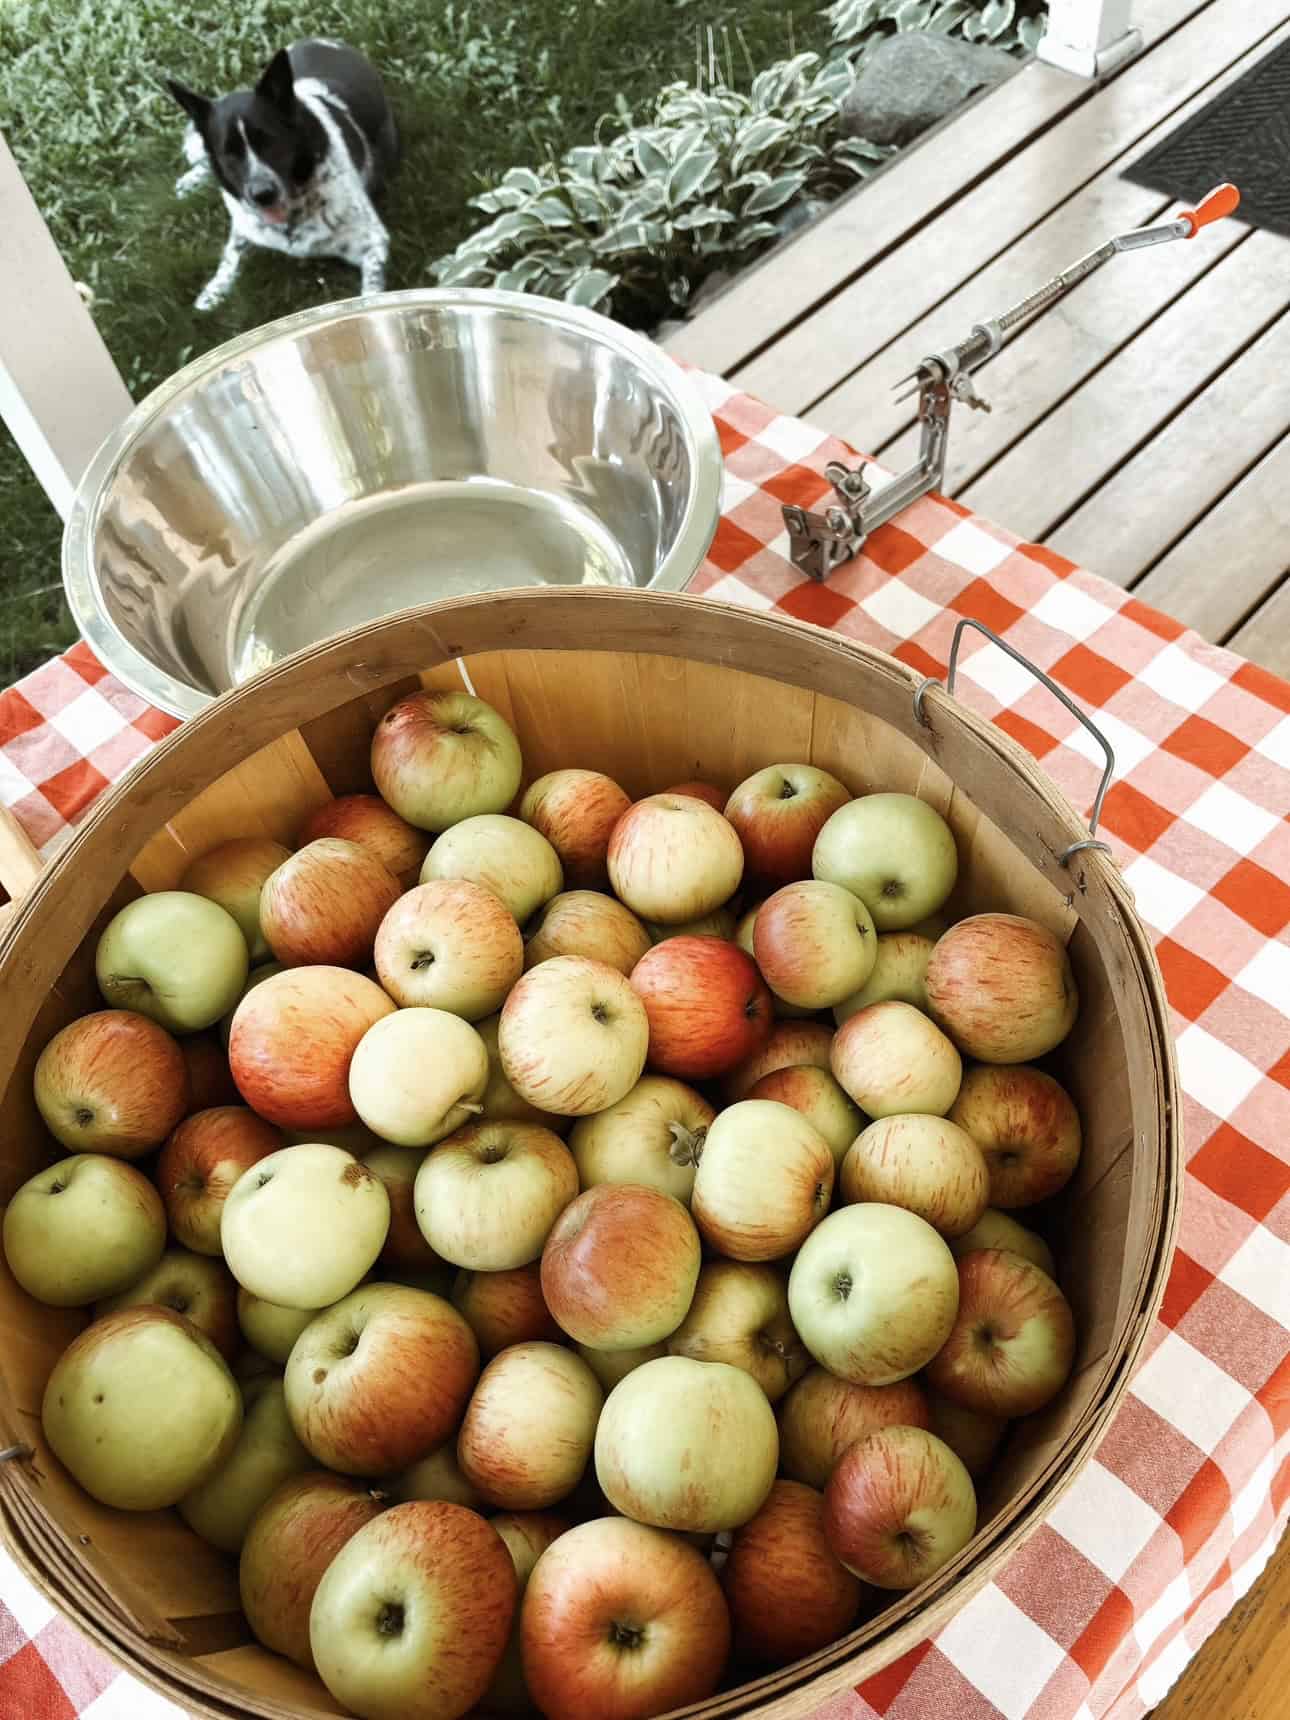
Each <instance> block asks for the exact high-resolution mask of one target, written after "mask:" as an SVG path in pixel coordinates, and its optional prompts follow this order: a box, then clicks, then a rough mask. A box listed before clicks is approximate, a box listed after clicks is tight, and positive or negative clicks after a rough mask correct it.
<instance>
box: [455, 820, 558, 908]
mask: <svg viewBox="0 0 1290 1720" xmlns="http://www.w3.org/2000/svg"><path fill="white" fill-rule="evenodd" d="M448 878H462V879H465V880H466V881H467V882H468V883H471V884H482V885H483V886H484V887H485V888H486V889H489V890H491V891H492V892H493V893H494V895H497V896H500V897H501V899H502V901H503V902H505V903H506V906H507V908H508V909H509V910H510V912H511V913H512V914H513V915H514V916H515V918H516V919H517V920H518V921H519V922H520V924H521V925H523V923H524V922H525V920H527V919H529V918H530V917H531V916H532V915H533V914H536V913H537V911H538V909H539V908H540V907H541V906H542V904H543V903H544V902H549V901H550V900H551V898H552V896H558V895H559V893H560V891H561V890H562V889H563V888H564V873H563V872H562V871H561V869H560V856H559V855H558V854H557V853H556V851H555V849H554V848H553V847H552V846H551V844H550V843H549V842H548V841H547V839H546V837H545V836H543V835H542V834H541V833H540V831H537V830H534V828H533V827H532V825H530V824H525V823H524V821H523V819H520V818H505V817H503V816H502V815H501V814H500V813H496V812H490V813H482V814H480V816H479V817H477V818H464V819H462V821H461V823H460V824H454V825H453V827H452V829H451V830H448V831H445V832H444V834H443V835H442V836H441V837H440V838H439V839H438V841H437V842H436V843H435V845H434V847H433V848H432V849H431V850H430V852H429V853H428V854H427V855H426V857H425V862H424V864H423V865H422V867H421V882H422V883H423V884H432V883H434V882H435V881H436V880H439V879H448Z"/></svg>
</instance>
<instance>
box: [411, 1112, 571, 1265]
mask: <svg viewBox="0 0 1290 1720" xmlns="http://www.w3.org/2000/svg"><path fill="white" fill-rule="evenodd" d="M577 1193H578V1167H577V1165H576V1164H575V1163H574V1161H573V1155H572V1154H571V1153H570V1151H569V1149H568V1147H566V1146H565V1144H564V1142H563V1141H562V1140H561V1139H560V1137H559V1136H558V1135H553V1134H552V1133H551V1131H550V1129H544V1128H542V1126H541V1125H540V1124H539V1123H474V1124H471V1125H470V1126H469V1127H468V1128H464V1129H458V1130H457V1132H456V1133H455V1134H453V1135H449V1136H448V1138H447V1139H446V1140H443V1141H440V1142H439V1144H438V1145H437V1146H435V1147H432V1148H431V1150H430V1151H429V1152H428V1153H427V1154H426V1157H425V1161H424V1163H423V1164H422V1166H421V1169H420V1170H419V1171H418V1172H417V1181H416V1213H417V1223H418V1224H419V1225H420V1226H421V1233H422V1235H423V1236H424V1237H425V1238H426V1240H427V1241H428V1242H429V1244H430V1246H431V1247H432V1248H433V1249H434V1251H435V1253H436V1254H438V1255H439V1256H440V1258H441V1259H443V1260H448V1261H451V1262H452V1264H453V1265H454V1266H466V1267H469V1268H470V1270H471V1271H473V1272H506V1271H509V1270H510V1269H511V1268H512V1267H516V1266H527V1265H528V1264H529V1262H530V1261H533V1260H537V1259H538V1258H539V1257H540V1255H541V1253H542V1248H543V1245H544V1243H545V1242H546V1239H547V1237H548V1235H549V1234H550V1231H551V1226H552V1225H553V1224H554V1223H555V1221H556V1219H557V1218H559V1216H560V1214H561V1213H562V1212H563V1211H564V1209H565V1207H566V1206H568V1204H569V1202H570V1201H571V1200H573V1199H574V1197H575V1196H576V1195H577Z"/></svg>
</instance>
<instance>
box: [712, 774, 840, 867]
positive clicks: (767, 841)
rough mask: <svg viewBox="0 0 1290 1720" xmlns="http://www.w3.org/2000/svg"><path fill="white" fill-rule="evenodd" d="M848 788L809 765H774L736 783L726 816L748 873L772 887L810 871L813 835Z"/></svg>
mask: <svg viewBox="0 0 1290 1720" xmlns="http://www.w3.org/2000/svg"><path fill="white" fill-rule="evenodd" d="M850 799H851V791H850V789H848V788H847V787H846V786H845V784H843V783H840V782H839V781H838V779H837V777H836V776H830V775H829V773H828V771H827V770H818V769H817V768H816V767H815V766H814V765H811V764H772V765H768V766H767V767H766V769H765V770H759V771H756V772H754V774H753V775H752V776H750V777H747V778H746V779H745V780H744V781H743V782H741V783H740V784H739V787H738V788H737V789H736V790H735V791H734V793H733V794H732V795H731V796H730V799H729V800H728V801H727V802H726V807H725V814H726V817H727V818H728V819H729V820H730V822H731V824H733V825H734V827H735V829H736V830H737V831H738V832H739V840H740V841H741V842H742V843H743V845H744V855H745V860H746V864H747V867H748V876H749V877H750V878H756V879H759V880H760V881H762V882H763V883H766V884H770V885H780V884H791V883H792V882H793V881H794V879H797V878H809V877H810V875H811V851H812V849H813V848H814V847H815V839H816V837H817V836H818V835H819V833H820V831H821V830H822V829H823V828H824V826H825V824H826V823H827V822H828V820H829V819H830V818H831V817H832V815H833V814H834V813H835V812H836V811H837V809H838V808H839V807H840V806H845V805H846V803H847V802H848V801H849V800H850Z"/></svg>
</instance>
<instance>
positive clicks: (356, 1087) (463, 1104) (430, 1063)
mask: <svg viewBox="0 0 1290 1720" xmlns="http://www.w3.org/2000/svg"><path fill="white" fill-rule="evenodd" d="M487 1085H488V1052H487V1051H486V1050H485V1049H484V1042H483V1040H482V1039H481V1038H480V1037H479V1035H478V1034H477V1033H476V1032H475V1030H474V1028H473V1027H472V1026H471V1025H470V1023H469V1022H468V1021H463V1020H462V1019H461V1017H460V1016H459V1015H452V1014H450V1013H449V1012H448V1011H447V1010H446V1009H399V1010H396V1011H395V1012H394V1014H393V1015H386V1016H383V1017H382V1018H381V1020H380V1021H374V1022H373V1023H372V1025H371V1026H370V1027H369V1028H368V1030H367V1032H366V1033H365V1034H364V1035H363V1037H362V1038H361V1039H360V1040H359V1042H358V1044H357V1045H356V1046H355V1048H354V1055H353V1058H352V1059H351V1061H350V1065H349V1096H350V1099H351V1101H352V1103H353V1106H354V1109H355V1110H356V1111H357V1112H358V1114H359V1116H360V1117H361V1118H362V1120H363V1122H364V1123H366V1124H367V1127H368V1128H369V1129H371V1130H372V1132H373V1134H376V1135H379V1136H380V1137H381V1139H382V1140H385V1141H390V1142H391V1143H392V1144H393V1145H395V1146H399V1147H428V1146H431V1145H432V1144H433V1143H434V1142H435V1141H441V1140H442V1139H443V1138H444V1136H445V1135H450V1134H452V1133H453V1131H454V1130H455V1129H460V1128H461V1127H462V1126H463V1125H464V1124H466V1123H469V1122H470V1121H471V1120H472V1119H473V1118H475V1117H477V1116H478V1115H479V1112H480V1106H481V1103H482V1100H483V1097H484V1088H485V1087H486V1086H487ZM498 1126H499V1127H501V1126H502V1125H498Z"/></svg>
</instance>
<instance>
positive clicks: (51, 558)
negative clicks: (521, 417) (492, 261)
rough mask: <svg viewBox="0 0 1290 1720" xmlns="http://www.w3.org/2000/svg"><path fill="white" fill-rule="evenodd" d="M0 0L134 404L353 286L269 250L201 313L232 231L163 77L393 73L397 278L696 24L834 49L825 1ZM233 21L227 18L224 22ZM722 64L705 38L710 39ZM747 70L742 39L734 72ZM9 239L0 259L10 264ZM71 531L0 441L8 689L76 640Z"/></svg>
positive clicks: (2, 106) (769, 43)
mask: <svg viewBox="0 0 1290 1720" xmlns="http://www.w3.org/2000/svg"><path fill="white" fill-rule="evenodd" d="M194 11H195V9H193V8H186V7H182V6H180V5H178V4H177V3H176V0H26V3H24V0H16V3H15V0H0V129H3V130H4V132H5V134H6V136H7V138H8V141H9V145H10V147H11V148H12V150H13V151H14V154H15V156H16V157H17V159H18V162H19V165H20V166H21V168H22V170H23V173H24V174H25V175H26V177H27V181H28V183H29V184H30V186H31V188H32V191H33V193H34V195H35V197H36V201H37V202H38V204H39V205H40V208H41V210H42V212H43V213H44V216H45V218H46V220H47V221H48V222H49V225H50V228H51V230H52V232H53V235H54V238H55V240H56V241H57V242H58V244H59V245H60V246H61V248H62V251H63V254H64V256H65V257H66V259H67V262H68V265H69V267H70V268H71V270H72V273H73V275H74V276H75V277H76V279H77V280H80V281H85V282H87V283H88V284H89V285H90V286H91V287H92V288H93V290H94V294H95V304H94V315H95V318H96V320H97V322H98V325H99V328H100V329H101V330H102V332H103V336H104V338H105V339H106V341H107V344H108V346H109V348H110V349H111V351H112V355H113V357H114V358H115V359H116V362H117V364H118V365H119V366H120V368H121V371H122V373H123V375H124V376H125V378H126V381H127V383H128V385H129V387H130V389H131V392H132V393H133V394H134V395H135V397H136V398H139V397H141V396H142V395H143V394H145V393H146V392H147V391H148V390H149V389H150V388H151V387H153V386H154V385H155V384H156V383H157V382H159V381H161V380H162V378H164V377H165V376H168V375H169V374H170V373H171V372H172V371H173V370H175V369H176V368H177V367H178V366H179V365H180V364H182V363H183V362H184V361H185V360H186V359H188V358H191V357H192V356H193V355H194V354H196V353H199V352H201V351H203V350H205V349H206V348H207V347H210V346H214V345H215V344H217V343H218V342H219V341H222V340H227V339H228V338H229V337H230V336H232V335H234V334H237V333H240V332H241V331H242V330H243V329H247V328H253V327H255V326H256V325H257V324H259V323H262V322H265V321H267V320H268V319H269V318H271V317H276V316H282V315H285V314H286V313H287V312H288V311H291V310H295V309H298V308H301V307H303V306H305V305H310V304H318V303H322V302H325V301H326V300H328V299H334V298H341V297H345V296H348V295H349V294H350V293H352V292H353V291H355V289H356V276H355V274H354V272H353V271H352V270H350V269H348V268H346V267H344V266H343V265H341V264H335V265H333V264H316V263H292V262H288V261H285V260H283V259H282V258H279V257H273V256H270V255H269V254H268V253H265V252H255V253H252V255H251V257H250V259H249V261H248V263H247V264H246V266H245V267H244V269H243V271H242V275H241V277H240V279H239V282H238V285H237V288H236V290H235V292H234V294H233V296H232V298H231V299H230V300H229V301H228V302H227V303H226V304H225V305H224V306H223V307H221V309H220V310H218V311H217V312H215V313H213V314H211V315H208V316H199V315H198V314H197V313H196V312H195V311H194V310H193V308H192V301H193V298H194V296H195V295H196V293H197V292H198V290H199V288H200V287H201V286H202V284H203V282H204V281H205V280H206V279H207V277H208V276H209V274H210V273H211V271H212V270H213V268H214V266H215V263H216V260H217V258H218V254H219V250H220V247H221V245H222V243H223V240H224V235H225V231H226V226H227V223H226V220H225V217H224V213H223V209H222V206H221V204H220V202H219V198H218V195H217V194H216V192H215V191H214V190H213V189H209V190H207V191H204V192H203V193H202V194H201V195H199V196H197V197H194V198H192V199H190V200H188V201H186V202H182V203H181V202H179V201H178V200H177V199H176V198H175V196H174V193H173V185H174V180H175V177H176V174H177V173H178V172H179V171H180V170H181V169H182V166H183V162H182V158H181V154H180V137H181V134H182V131H183V124H184V120H183V115H182V114H181V113H180V110H179V109H178V108H177V107H175V106H174V104H173V103H172V102H171V101H170V100H169V98H168V97H167V96H166V95H165V94H164V93H163V92H162V91H161V90H160V88H159V87H158V86H157V84H156V81H155V80H156V78H157V77H158V75H159V74H162V73H166V72H170V73H173V74H175V75H177V76H179V77H181V78H183V79H184V81H185V82H186V83H190V84H192V85H193V86H194V87H196V88H198V89H201V90H205V91H207V92H208V93H215V94H221V93H223V92H225V91H227V90H229V89H233V88H235V87H237V86H239V85H244V84H246V83H248V82H250V81H252V80H253V78H254V76H255V75H256V73H257V72H258V70H259V69H260V67H261V66H262V65H263V64H264V62H265V61H266V60H267V59H268V57H269V55H270V54H271V53H272V52H273V50H274V49H275V48H277V47H279V46H281V45H282V44H283V43H285V42H289V41H291V40H293V39H295V38H296V37H298V36H301V35H306V34H316V35H335V36H341V37H343V38H344V39H345V40H346V41H348V42H350V43H352V44H353V45H354V46H355V47H357V48H360V49H361V50H362V51H363V52H364V53H366V54H368V55H369V56H370V57H371V58H372V59H373V60H374V61H375V62H376V64H377V65H378V66H379V67H380V69H381V71H382V72H383V74H384V75H385V77H386V78H387V80H388V83H389V88H390V94H391V98H392V100H393V103H394V106H395V110H396V112H397V115H398V119H399V124H400V127H401V130H402V133H403V139H404V161H403V165H402V168H401V170H400V173H399V175H398V178H397V179H396V181H395V183H394V185H393V187H392V188H391V191H390V194H389V196H388V198H387V200H386V203H385V210H384V212H385V216H386V220H387V222H388V225H389V227H390V229H391V234H392V240H393V247H392V253H391V258H390V271H389V285H390V286H391V287H400V286H411V285H414V284H418V283H422V282H427V281H428V279H429V266H430V264H431V263H432V262H433V261H434V260H435V259H436V258H437V257H439V256H441V255H442V254H443V253H444V252H446V251H449V250H451V249H452V248H453V246H454V245H456V243H457V242H458V241H459V240H460V239H461V238H462V237H464V235H465V234H466V233H467V232H468V231H470V230H471V229H472V228H473V227H474V226H475V225H477V224H479V223H480V222H481V221H482V220H483V217H482V216H480V215H478V214H477V213H476V212H475V211H473V210H470V209H468V208H467V207H466V204H467V199H468V198H469V197H471V196H472V195H473V194H474V193H475V192H477V191H478V190H480V189H481V186H482V184H483V183H484V182H486V181H488V180H489V179H491V178H492V177H494V176H495V175H497V174H499V173H501V172H503V171H505V169H506V168H508V167H511V166H514V165H515V164H517V163H522V162H533V161H537V160H541V159H542V158H543V157H544V156H545V155H547V153H548V152H551V151H554V152H557V153H559V152H561V151H563V150H565V149H567V148H569V147H571V146H572V145H574V144H576V143H583V142H589V141H590V140H591V138H592V135H593V131H594V127H595V124H596V122H597V120H598V119H599V118H600V116H601V115H602V114H605V113H607V112H609V111H611V110H612V109H613V107H614V104H615V99H616V97H617V96H618V94H619V92H622V94H623V95H624V96H625V97H626V99H627V100H628V102H629V103H634V104H641V105H643V104H644V103H645V102H647V101H648V100H649V98H650V97H651V96H653V95H654V93H655V92H656V91H657V90H658V89H659V88H660V87H661V86H662V85H663V84H665V83H667V82H669V81H671V80H673V79H676V78H689V77H692V76H693V75H694V70H695V55H696V32H702V34H703V37H704V40H705V43H706V33H707V31H708V29H709V28H712V29H714V30H715V32H716V38H717V40H718V42H721V41H722V40H723V36H722V32H723V30H729V31H734V30H736V29H737V30H738V32H739V33H740V35H741V36H742V38H743V42H744V44H745V45H746V48H747V54H748V58H749V59H750V60H751V62H752V63H753V64H754V65H755V66H757V67H758V68H761V67H762V66H766V65H769V64H771V63H773V62H774V61H775V60H778V59H782V58H784V57H785V56H786V55H787V54H788V53H790V52H791V51H793V50H794V49H801V48H816V49H820V48H823V47H824V46H825V45H826V40H827V31H826V27H825V24H824V21H823V20H822V19H821V18H820V16H819V12H818V0H808V3H807V4H804V5H799V6H798V7H797V10H796V12H794V11H793V10H792V9H791V8H790V7H788V6H785V5H784V4H783V0H737V3H732V0H476V3H475V4H471V5H466V4H448V3H445V0H345V3H343V4H342V3H339V0H315V3H314V4H312V5H309V6H305V5H303V4H295V5H292V4H288V3H286V0H242V3H239V4H237V5H235V6H231V7H228V8H225V7H218V8H217V7H216V6H215V5H214V4H207V5H206V6H204V7H203V8H202V12H203V14H204V19H203V21H201V22H199V23H186V22H183V21H181V18H182V17H187V18H189V19H191V18H192V17H193V15H194ZM217 20H218V21H217ZM705 54H706V46H705ZM743 62H744V54H743V51H742V49H741V48H740V49H736V64H739V63H743ZM3 247H4V240H3V235H0V267H3V266H4V257H3ZM58 540H59V522H58V520H57V517H56V516H55V514H54V513H53V510H52V509H51V508H50V507H49V505H48V503H47V502H46V500H45V497H44V494H43V492H42V491H41V489H40V487H39V486H38V485H37V483H36V481H35V479H34V478H33V477H32V476H31V474H30V473H29V472H28V470H27V468H26V465H25V463H24V462H23V460H22V458H21V456H20V455H19V454H18V452H17V449H16V448H15V447H14V446H13V445H12V443H10V442H9V440H8V438H7V437H5V435H4V433H3V430H0V686H3V685H6V684H7V683H8V682H9V681H11V680H13V679H14V678H16V677H17V676H18V675H21V674H23V673H24V672H25V671H26V670H28V669H30V668H32V667H33V666H34V665H35V664H36V663H38V662H40V661H41V660H42V659H43V658H45V657H47V656H49V655H50V654H51V653H52V652H54V651H56V650H59V649H61V648H63V647H64V646H65V645H67V644H68V643H70V641H71V640H72V639H73V638H74V636H75V635H74V630H73V628H72V625H71V622H70V618H69V617H68V615H67V611H66V608H65V606H64V604H63V601H62V595H61V586H60V584H59V571H58Z"/></svg>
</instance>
